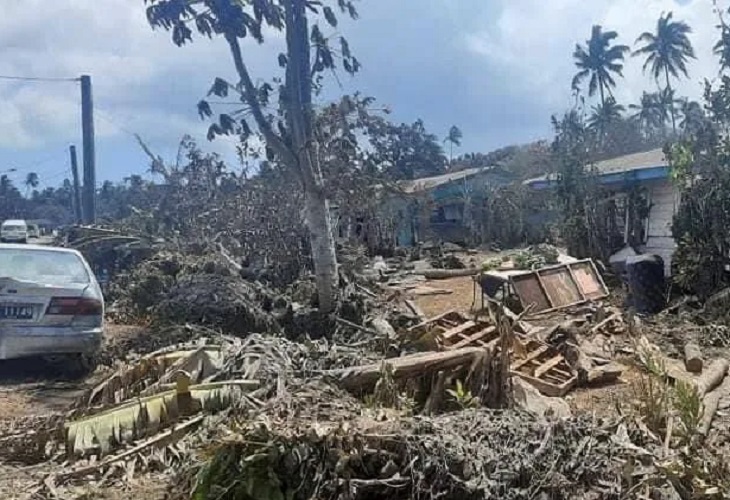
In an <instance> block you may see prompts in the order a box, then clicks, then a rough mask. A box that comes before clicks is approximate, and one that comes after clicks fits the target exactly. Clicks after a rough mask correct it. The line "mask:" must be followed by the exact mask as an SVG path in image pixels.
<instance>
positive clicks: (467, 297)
mask: <svg viewBox="0 0 730 500" xmlns="http://www.w3.org/2000/svg"><path fill="white" fill-rule="evenodd" d="M423 285H425V286H428V287H432V288H444V289H447V290H451V291H452V293H451V294H449V295H426V296H420V297H416V298H415V299H414V300H415V302H416V304H418V306H419V307H420V308H421V310H423V312H424V314H425V315H426V316H428V317H431V316H436V315H438V314H441V313H444V312H446V311H450V310H452V309H454V310H457V311H461V312H469V311H471V308H472V304H473V301H474V280H473V279H472V277H471V276H463V277H459V278H450V279H446V280H428V281H425V282H424V283H423ZM478 297H479V292H477V298H478Z"/></svg>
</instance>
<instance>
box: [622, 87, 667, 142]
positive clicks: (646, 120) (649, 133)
mask: <svg viewBox="0 0 730 500" xmlns="http://www.w3.org/2000/svg"><path fill="white" fill-rule="evenodd" d="M629 109H631V110H632V111H634V114H633V115H631V119H633V120H635V121H636V122H637V123H638V124H639V127H641V130H642V131H643V133H644V135H645V136H646V137H653V136H654V135H656V133H657V132H660V131H662V130H664V124H665V123H666V122H667V119H668V118H669V115H668V110H667V108H665V107H664V106H663V103H662V99H661V95H660V93H659V92H644V93H643V94H642V95H641V99H640V100H639V103H638V104H631V105H629Z"/></svg>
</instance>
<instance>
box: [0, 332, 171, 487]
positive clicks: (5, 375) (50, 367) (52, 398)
mask: <svg viewBox="0 0 730 500" xmlns="http://www.w3.org/2000/svg"><path fill="white" fill-rule="evenodd" d="M139 333H140V328H138V327H127V326H119V325H109V326H108V327H107V328H106V331H105V339H104V342H105V350H111V351H114V350H115V348H116V345H118V344H121V345H123V344H124V342H125V341H126V340H127V339H129V338H130V337H133V336H135V335H139ZM110 371H111V368H110V367H106V366H100V367H99V368H97V370H96V371H95V372H94V373H92V374H90V375H89V376H87V377H85V378H83V379H81V380H69V379H68V377H66V376H65V375H64V374H63V370H62V369H61V368H60V367H59V366H58V365H54V364H53V363H49V362H45V361H43V360H41V359H24V360H12V361H3V362H0V424H2V422H3V421H6V420H10V419H14V418H18V417H26V416H42V415H47V414H52V413H57V412H64V411H66V410H68V408H69V406H70V405H71V404H72V403H73V401H74V400H75V399H76V398H77V397H79V396H80V395H81V394H83V393H84V391H85V390H86V389H87V388H88V387H93V386H94V385H95V384H96V383H98V382H99V381H100V380H101V379H102V378H103V377H104V376H105V374H108V373H109V372H110ZM49 472H50V471H49V465H48V464H39V465H37V466H30V467H28V466H23V467H17V466H13V465H8V464H3V463H0V497H1V498H3V499H5V498H7V499H16V498H17V499H22V498H29V497H30V494H31V492H32V490H33V488H34V486H36V485H38V484H39V481H40V480H41V479H42V478H43V477H44V476H46V475H47V474H48V473H49ZM165 487H166V485H165V484H164V483H163V482H162V481H155V480H154V479H151V478H150V477H148V476H145V477H141V478H139V479H135V478H133V479H132V480H131V481H130V482H126V483H125V484H123V485H120V486H118V487H114V486H110V487H106V488H102V489H99V488H97V489H95V490H94V491H93V492H92V489H90V488H89V487H88V486H87V487H85V488H80V489H79V491H78V495H76V496H75V498H99V499H109V500H128V499H129V498H131V497H136V498H140V499H142V498H143V499H145V500H147V499H150V500H155V499H162V498H164V496H165V495H164V493H165Z"/></svg>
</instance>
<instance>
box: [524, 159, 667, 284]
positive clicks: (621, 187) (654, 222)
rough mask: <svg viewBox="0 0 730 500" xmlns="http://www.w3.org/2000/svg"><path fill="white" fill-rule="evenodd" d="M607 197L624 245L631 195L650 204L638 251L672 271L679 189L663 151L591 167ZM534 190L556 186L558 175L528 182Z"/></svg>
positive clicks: (603, 162) (607, 161)
mask: <svg viewBox="0 0 730 500" xmlns="http://www.w3.org/2000/svg"><path fill="white" fill-rule="evenodd" d="M590 168H591V169H592V171H593V172H594V173H595V175H596V178H597V181H598V183H599V184H600V186H601V187H603V188H604V191H605V193H606V196H607V198H608V199H611V200H612V201H613V202H614V203H615V206H616V207H617V211H616V214H617V218H619V219H620V220H619V221H617V222H618V223H619V224H620V225H622V226H623V227H625V231H624V243H625V244H627V243H628V232H629V216H630V214H629V211H628V206H627V205H628V204H627V196H628V192H629V191H630V190H632V189H637V188H638V189H640V190H641V193H642V195H643V196H645V198H646V200H647V202H648V207H649V210H648V214H647V216H646V217H645V218H644V219H643V224H644V230H643V231H642V236H641V241H640V245H639V248H637V249H636V250H638V251H639V252H641V253H648V254H656V255H659V256H661V257H662V259H664V265H665V270H666V274H667V275H669V273H670V269H671V262H672V255H673V254H674V250H675V248H676V246H677V244H676V242H675V241H674V238H673V236H672V219H673V217H674V214H675V213H676V211H677V208H678V207H679V201H680V197H679V190H678V189H677V188H676V187H675V186H674V185H673V184H672V182H671V179H670V169H669V163H668V162H667V159H666V158H665V156H664V152H663V151H662V150H661V149H655V150H652V151H646V152H643V153H635V154H631V155H626V156H621V157H618V158H612V159H610V160H605V161H601V162H598V163H596V164H595V165H593V166H591V167H590ZM525 184H527V185H528V186H531V187H532V188H534V189H538V190H542V189H549V188H552V187H555V186H556V185H557V176H556V175H555V174H551V175H545V176H542V177H537V178H534V179H530V180H528V181H525Z"/></svg>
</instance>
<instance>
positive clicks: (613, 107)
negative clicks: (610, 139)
mask: <svg viewBox="0 0 730 500" xmlns="http://www.w3.org/2000/svg"><path fill="white" fill-rule="evenodd" d="M624 111H626V108H624V107H623V106H622V105H620V104H617V103H616V99H614V98H613V97H609V98H608V99H606V102H605V103H604V104H599V105H598V106H593V113H591V116H590V117H588V128H590V129H591V130H592V131H593V132H594V133H595V134H596V136H597V137H598V138H599V140H600V139H602V138H603V137H604V136H605V135H606V132H607V131H608V128H609V127H610V126H611V124H613V123H616V122H618V121H620V120H621V118H622V115H623V113H624Z"/></svg>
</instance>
